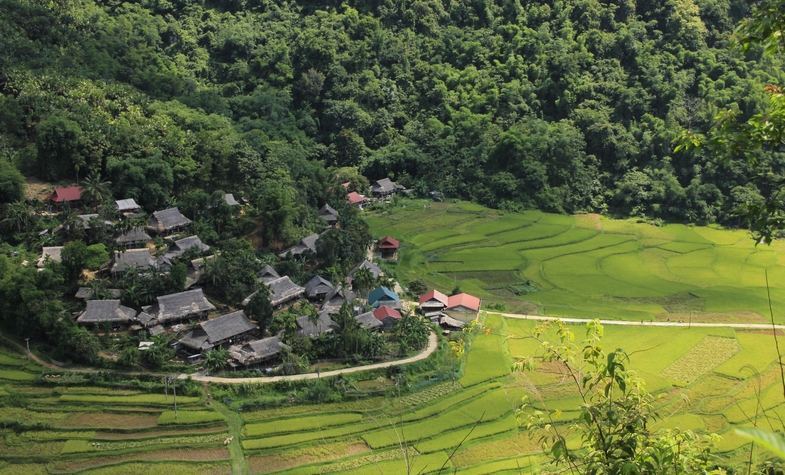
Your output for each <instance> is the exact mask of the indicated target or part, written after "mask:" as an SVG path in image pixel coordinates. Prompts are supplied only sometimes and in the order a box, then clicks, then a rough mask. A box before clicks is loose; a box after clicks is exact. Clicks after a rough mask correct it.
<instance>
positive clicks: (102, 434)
mask: <svg viewBox="0 0 785 475" xmlns="http://www.w3.org/2000/svg"><path fill="white" fill-rule="evenodd" d="M184 430H187V431H188V434H215V433H216V432H226V426H225V425H223V424H217V425H214V426H208V427H188V428H187V429H183V428H171V429H161V430H144V431H139V432H108V431H96V432H95V436H94V437H93V439H94V440H98V441H100V440H136V439H150V438H154V437H168V436H175V435H182V434H183V431H184Z"/></svg>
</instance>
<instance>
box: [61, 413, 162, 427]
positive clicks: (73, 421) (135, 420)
mask: <svg viewBox="0 0 785 475" xmlns="http://www.w3.org/2000/svg"><path fill="white" fill-rule="evenodd" d="M58 426H60V427H80V428H81V427H84V428H96V429H117V428H121V429H144V428H148V427H157V426H158V414H154V415H153V414H117V413H113V412H82V413H76V414H71V415H69V416H68V417H66V418H65V420H63V421H62V422H61V423H59V424H58Z"/></svg>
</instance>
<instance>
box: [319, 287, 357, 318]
mask: <svg viewBox="0 0 785 475" xmlns="http://www.w3.org/2000/svg"><path fill="white" fill-rule="evenodd" d="M354 298H355V295H354V292H352V291H351V290H348V289H343V288H342V289H335V290H333V291H332V292H330V293H329V294H327V296H326V297H325V298H324V303H322V310H325V311H328V312H330V313H337V312H338V311H339V310H340V309H341V306H343V304H344V302H352V301H354Z"/></svg>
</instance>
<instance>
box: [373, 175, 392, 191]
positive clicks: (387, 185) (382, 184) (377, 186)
mask: <svg viewBox="0 0 785 475" xmlns="http://www.w3.org/2000/svg"><path fill="white" fill-rule="evenodd" d="M396 189H398V186H397V185H396V184H395V183H394V182H393V181H392V180H390V179H389V178H382V179H381V180H376V181H375V182H373V185H371V191H373V192H374V193H392V192H393V191H395V190H396Z"/></svg>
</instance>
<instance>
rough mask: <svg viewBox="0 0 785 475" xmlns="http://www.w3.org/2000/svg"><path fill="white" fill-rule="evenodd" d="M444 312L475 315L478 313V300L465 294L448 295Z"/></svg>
mask: <svg viewBox="0 0 785 475" xmlns="http://www.w3.org/2000/svg"><path fill="white" fill-rule="evenodd" d="M444 310H445V311H446V312H448V313H449V312H457V313H477V312H479V311H480V299H479V298H477V297H475V296H473V295H469V294H467V293H460V294H455V295H450V296H449V297H448V298H447V306H446V307H445V308H444Z"/></svg>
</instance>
